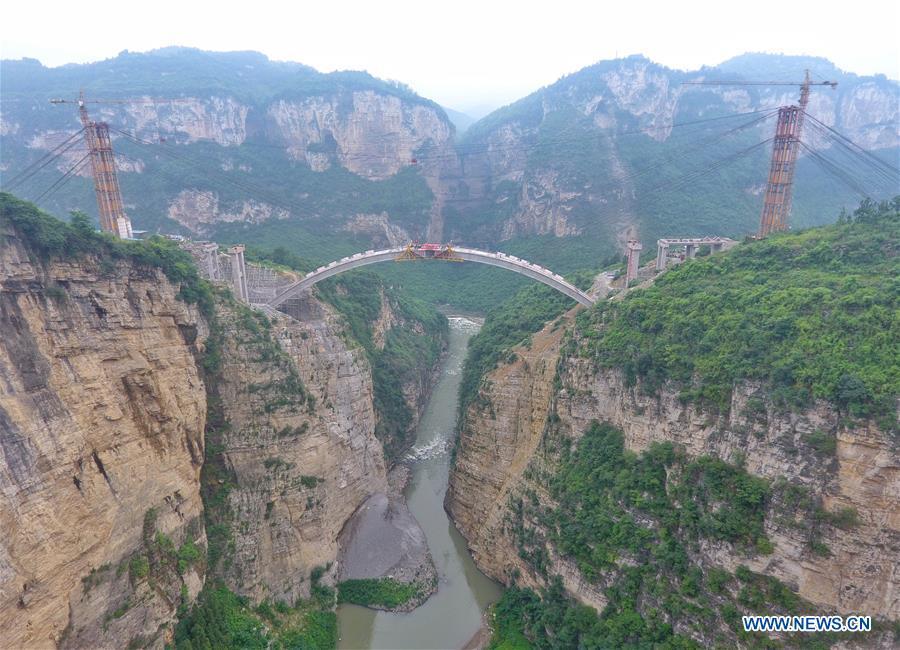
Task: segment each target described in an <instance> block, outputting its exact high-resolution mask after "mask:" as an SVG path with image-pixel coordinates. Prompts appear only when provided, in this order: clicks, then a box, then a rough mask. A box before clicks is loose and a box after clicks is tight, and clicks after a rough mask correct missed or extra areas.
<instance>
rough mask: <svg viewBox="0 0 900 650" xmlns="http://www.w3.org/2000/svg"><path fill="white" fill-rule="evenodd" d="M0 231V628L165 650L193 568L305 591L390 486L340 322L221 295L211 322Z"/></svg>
mask: <svg viewBox="0 0 900 650" xmlns="http://www.w3.org/2000/svg"><path fill="white" fill-rule="evenodd" d="M0 241H2V242H3V244H2V246H0V269H2V273H0V327H2V331H3V336H2V340H0V378H2V382H0V453H2V456H0V487H2V498H0V525H2V528H3V530H4V531H5V534H4V537H3V540H2V543H0V624H2V626H3V629H4V631H5V632H4V634H5V636H4V640H5V641H6V642H7V643H10V644H12V645H13V646H28V647H103V648H105V647H124V646H127V645H129V644H130V643H135V644H138V643H140V644H142V645H144V646H153V647H161V646H162V644H163V643H164V642H165V641H166V640H168V639H170V635H171V630H172V625H173V623H174V621H175V620H176V616H177V615H178V610H179V608H180V607H181V606H189V605H190V604H191V603H192V602H193V601H194V599H195V598H196V596H197V594H198V593H199V591H200V590H201V588H202V587H203V585H204V583H205V581H206V579H207V577H208V576H216V577H217V578H224V580H225V582H226V584H227V585H228V586H229V587H230V588H231V589H233V590H234V591H236V592H238V593H240V594H243V595H246V596H248V597H249V598H250V599H251V600H252V601H254V602H258V601H260V600H263V599H265V598H270V599H275V600H282V601H287V602H294V601H295V600H296V599H297V598H298V597H301V596H308V595H309V592H310V573H311V572H312V571H313V569H314V568H316V567H324V566H326V565H332V564H333V563H334V562H335V560H336V558H337V553H338V536H339V533H340V531H341V529H342V528H343V526H344V524H345V522H346V521H347V520H348V519H349V518H350V516H351V515H352V514H353V512H354V511H355V510H356V509H357V508H358V507H359V505H360V504H361V503H363V502H364V501H365V500H366V499H367V498H368V497H369V496H370V495H372V494H374V493H384V492H385V491H386V490H387V482H386V471H385V458H384V452H383V450H382V446H381V443H380V442H379V440H378V439H377V438H376V437H375V426H376V415H375V408H374V398H373V384H372V370H371V368H370V365H369V362H368V360H367V358H366V355H365V351H364V350H362V349H361V348H359V347H358V346H356V345H350V344H348V342H347V341H349V340H350V337H349V335H348V333H347V332H346V331H345V328H346V325H345V323H344V321H343V319H342V318H341V317H340V316H339V315H338V314H336V313H335V311H334V310H333V309H332V308H331V307H329V306H327V305H325V304H324V303H322V302H319V301H318V300H316V299H314V298H306V299H303V300H301V301H295V302H293V303H291V313H292V314H293V316H288V315H286V314H282V313H280V312H272V313H271V314H270V315H269V316H268V317H264V316H262V315H261V314H260V313H258V312H253V311H251V310H249V309H247V308H245V307H242V306H239V305H237V304H236V303H234V302H233V301H232V299H231V298H229V297H226V296H218V297H217V298H216V311H217V318H216V319H215V321H214V322H213V325H210V324H209V323H208V322H207V320H206V319H205V318H204V317H203V316H202V315H201V314H200V313H199V312H198V310H197V309H196V308H195V307H192V306H188V305H187V304H185V303H184V302H182V301H181V300H180V299H179V298H178V287H177V286H176V285H173V284H172V283H171V282H170V281H169V280H167V279H166V277H165V275H164V274H163V273H162V272H161V271H160V270H159V269H156V268H154V267H145V266H141V265H139V264H137V263H136V262H133V261H126V260H125V259H123V260H120V261H117V262H112V261H110V260H109V259H102V260H101V259H90V258H83V259H77V260H73V261H52V262H41V261H37V260H36V259H35V258H34V256H33V255H31V254H30V252H29V248H28V247H27V245H25V244H24V243H23V242H22V241H21V240H20V239H19V235H18V234H17V233H16V232H15V231H14V230H12V229H10V228H7V230H6V231H5V232H3V233H2V239H0ZM382 320H383V322H382V325H383V326H384V328H385V331H388V330H389V329H390V328H392V327H398V326H402V324H400V323H399V322H398V319H397V318H395V317H393V316H391V315H390V313H387V314H385V316H384V318H383V319H382ZM381 336H382V337H383V336H384V331H383V332H382V333H381ZM428 371H430V368H429V369H427V370H426V372H428ZM207 551H208V553H207Z"/></svg>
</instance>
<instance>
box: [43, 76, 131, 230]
mask: <svg viewBox="0 0 900 650" xmlns="http://www.w3.org/2000/svg"><path fill="white" fill-rule="evenodd" d="M50 101H51V102H52V103H54V104H68V103H71V102H70V101H69V100H66V99H52V100H50ZM84 104H85V101H84V93H83V92H82V93H80V94H79V96H78V114H79V117H80V118H81V124H82V125H83V126H84V139H85V142H86V143H87V147H88V152H89V154H90V157H91V172H92V174H93V176H94V192H95V193H96V194H97V209H98V211H99V213H100V228H101V229H103V230H105V231H106V232H110V233H113V234H114V235H116V236H117V237H121V238H122V239H131V238H132V237H134V234H133V233H132V230H131V219H129V218H128V215H126V214H125V208H124V206H123V205H122V192H121V191H120V190H119V178H118V176H116V159H115V156H114V154H113V149H112V141H111V140H110V137H109V124H107V123H106V122H94V121H92V120H91V119H90V117H89V116H88V112H87V108H86V107H85V105H84Z"/></svg>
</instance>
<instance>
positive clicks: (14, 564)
mask: <svg viewBox="0 0 900 650" xmlns="http://www.w3.org/2000/svg"><path fill="white" fill-rule="evenodd" d="M176 293H177V288H176V287H174V286H172V284H170V283H169V282H168V281H167V280H166V279H165V277H164V276H163V275H162V273H161V272H159V271H158V270H150V269H146V268H141V267H137V266H135V265H132V264H130V263H126V262H120V263H118V264H115V265H113V266H112V267H103V266H101V265H100V264H98V263H97V261H96V260H94V261H92V260H86V261H84V262H82V263H53V264H49V265H42V264H39V263H35V262H32V261H31V260H30V259H29V255H28V252H27V250H26V248H25V247H24V246H23V245H22V244H21V242H20V241H19V240H18V238H17V235H16V233H14V232H12V231H7V232H5V233H3V244H2V245H0V301H2V302H0V321H2V322H0V330H2V332H3V335H2V337H0V376H2V382H0V443H2V445H0V449H2V462H0V485H2V492H3V497H2V499H0V527H2V529H3V531H4V534H3V540H2V544H0V594H2V596H0V626H2V628H3V630H4V633H3V634H4V639H5V643H7V644H10V645H12V646H15V647H25V646H27V647H51V646H53V645H55V644H60V645H63V646H75V647H87V646H92V647H109V646H113V645H118V646H122V645H126V644H127V643H128V642H129V641H130V640H132V639H135V638H147V639H151V638H154V637H155V636H156V635H157V632H158V629H159V628H160V627H165V626H166V625H167V624H168V623H170V622H171V621H172V619H173V618H174V616H175V610H176V607H177V605H178V603H179V600H180V591H181V586H182V585H184V586H185V588H186V597H187V598H189V599H192V598H193V597H194V596H195V595H196V593H197V591H198V590H199V588H200V585H201V584H202V579H203V571H202V565H198V566H191V567H185V571H183V572H182V574H181V575H179V574H177V573H174V572H169V571H166V570H164V567H160V566H153V567H150V566H149V565H148V566H146V567H145V568H144V569H140V568H139V570H137V571H135V570H133V569H132V568H131V566H132V565H131V562H132V560H133V559H135V558H138V557H144V558H145V559H146V558H147V555H148V554H147V551H146V549H145V542H146V539H147V538H148V537H149V538H150V540H151V541H152V539H153V537H154V535H155V533H156V532H159V533H162V534H164V535H166V536H167V537H168V538H169V539H171V540H174V543H176V544H178V545H181V544H183V543H185V542H191V543H193V544H195V545H198V546H203V545H205V543H206V538H205V534H204V530H203V526H202V521H201V513H202V503H201V499H200V466H201V463H202V462H203V444H204V443H203V429H204V421H205V415H206V392H205V387H204V383H203V380H202V379H201V375H200V372H199V370H198V367H197V364H196V360H195V353H196V352H197V349H198V346H200V345H202V342H203V340H204V337H205V333H206V332H205V328H206V326H205V323H204V322H203V320H202V319H201V318H200V317H199V315H198V313H197V311H196V309H194V308H190V307H188V306H186V305H185V304H184V303H183V302H181V301H179V300H178V299H177V298H176ZM151 509H152V510H153V511H155V516H154V517H152V519H154V521H153V522H152V524H151V529H150V530H149V531H148V535H145V534H144V527H145V515H146V514H147V512H148V511H150V510H151ZM151 557H152V556H151ZM151 570H152V571H153V574H155V575H156V577H157V580H156V582H155V586H153V587H151V585H150V584H149V581H148V578H150V577H151Z"/></svg>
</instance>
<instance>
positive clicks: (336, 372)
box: [213, 299, 387, 602]
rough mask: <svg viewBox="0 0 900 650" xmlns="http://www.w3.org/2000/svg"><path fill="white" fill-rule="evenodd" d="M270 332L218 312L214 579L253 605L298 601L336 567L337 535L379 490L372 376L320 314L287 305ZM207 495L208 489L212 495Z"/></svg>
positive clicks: (243, 314)
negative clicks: (221, 575)
mask: <svg viewBox="0 0 900 650" xmlns="http://www.w3.org/2000/svg"><path fill="white" fill-rule="evenodd" d="M291 311H292V313H294V315H295V316H296V317H297V318H293V317H290V316H287V315H284V314H281V313H278V312H275V313H273V314H272V321H271V324H266V323H265V321H263V320H261V319H259V318H258V317H257V316H256V315H255V314H253V313H252V312H249V311H248V310H246V309H245V308H240V307H237V306H236V305H234V306H231V307H225V308H223V309H222V310H221V311H220V314H219V317H220V322H221V323H222V324H223V330H224V331H223V334H222V335H223V341H224V346H223V353H224V354H223V365H222V368H221V370H220V372H219V373H218V376H219V377H220V379H219V380H218V381H217V382H216V385H215V388H216V391H217V403H218V404H219V406H220V408H221V416H222V426H221V431H220V435H217V440H218V441H219V444H220V445H221V456H220V458H219V459H217V462H219V463H220V464H221V466H222V468H223V470H224V471H223V472H222V476H225V477H226V478H225V479H223V480H225V481H227V487H226V489H225V490H223V491H222V494H223V495H224V499H225V500H226V503H227V505H226V506H225V511H226V512H224V513H217V516H219V517H222V515H224V520H225V521H227V522H228V525H229V527H230V534H229V537H230V539H229V542H228V548H229V550H228V551H227V552H228V553H229V557H227V558H225V563H224V572H225V574H226V576H227V581H228V584H229V586H230V587H231V588H232V589H233V590H234V591H236V592H238V593H241V594H244V595H247V596H249V597H250V598H251V599H253V600H254V601H260V600H262V599H264V598H272V599H275V600H280V601H284V602H294V601H295V600H296V599H297V598H298V597H301V596H302V597H307V596H309V588H310V581H309V575H310V573H311V571H312V570H313V569H314V568H315V567H319V566H325V565H330V564H331V563H333V562H334V560H335V559H336V557H337V538H338V534H339V533H340V531H341V529H342V528H343V526H344V523H345V522H346V521H347V519H348V518H349V517H350V515H351V514H353V512H354V511H355V510H356V509H357V507H358V506H359V505H360V504H361V503H362V502H363V501H364V500H365V499H366V498H367V497H368V496H369V495H370V494H372V493H375V492H383V491H384V490H385V489H386V485H387V483H386V474H385V461H384V454H383V452H382V448H381V444H380V443H379V441H378V440H377V439H376V438H375V413H374V408H373V398H372V392H373V391H372V376H371V372H370V370H369V367H368V362H367V361H366V359H365V355H364V353H363V352H362V351H361V350H359V349H349V348H348V347H347V345H346V343H345V342H344V340H343V339H342V333H343V327H344V326H343V324H342V322H341V321H340V319H339V318H338V317H337V316H336V315H335V314H334V313H333V312H332V311H331V309H330V308H328V307H326V306H325V305H323V304H322V303H319V302H318V301H315V300H312V299H304V300H302V301H295V302H294V303H293V304H292V306H291ZM213 489H218V486H213Z"/></svg>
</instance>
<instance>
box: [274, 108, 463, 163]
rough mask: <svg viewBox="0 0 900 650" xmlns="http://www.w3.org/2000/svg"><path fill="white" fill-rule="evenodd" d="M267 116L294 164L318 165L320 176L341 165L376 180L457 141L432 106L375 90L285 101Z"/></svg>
mask: <svg viewBox="0 0 900 650" xmlns="http://www.w3.org/2000/svg"><path fill="white" fill-rule="evenodd" d="M267 116H268V117H269V118H270V120H271V121H272V123H273V125H274V126H273V130H274V134H273V135H274V137H275V139H276V140H278V141H281V142H282V143H283V144H284V146H285V148H286V150H287V152H288V153H289V154H290V156H291V157H292V158H294V159H295V160H311V161H315V162H313V163H311V164H312V166H313V168H314V169H316V171H320V170H321V171H324V169H327V168H328V167H329V166H330V165H331V164H339V165H340V166H342V167H344V168H345V169H348V170H350V171H352V172H354V173H356V174H359V175H361V176H364V177H366V178H372V179H383V178H386V177H388V176H392V175H394V174H396V173H397V172H398V171H400V170H401V169H405V168H406V167H408V166H409V165H410V164H412V160H413V158H415V157H416V153H417V152H419V151H421V150H422V149H424V148H426V147H428V148H431V149H432V150H431V151H430V152H429V155H434V154H435V153H437V152H438V151H440V150H441V149H443V148H444V147H445V146H446V145H447V144H448V143H449V141H450V140H451V139H452V137H453V126H452V125H451V124H450V122H449V121H448V120H447V118H446V116H445V115H443V114H442V113H438V111H437V110H435V109H434V108H433V107H431V106H425V105H421V104H409V103H407V102H404V101H403V100H401V99H400V98H399V97H390V96H385V95H381V94H378V93H375V92H374V91H359V92H353V93H348V94H344V95H338V96H320V97H310V98H309V99H306V100H303V101H284V100H282V101H278V102H275V103H274V104H272V105H271V106H269V108H268V109H267Z"/></svg>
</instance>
